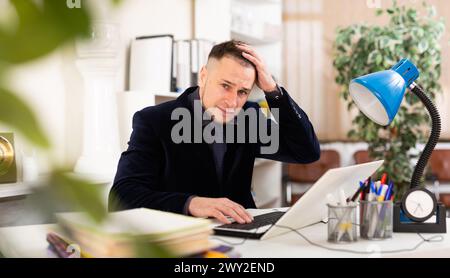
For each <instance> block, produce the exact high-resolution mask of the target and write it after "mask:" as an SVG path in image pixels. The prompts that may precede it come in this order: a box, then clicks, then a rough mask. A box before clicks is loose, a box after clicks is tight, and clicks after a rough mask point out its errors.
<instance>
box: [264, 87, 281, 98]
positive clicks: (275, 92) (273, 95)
mask: <svg viewBox="0 0 450 278" xmlns="http://www.w3.org/2000/svg"><path fill="white" fill-rule="evenodd" d="M264 94H265V95H266V97H268V98H269V99H279V98H280V97H282V96H283V92H282V91H281V88H280V86H278V84H275V88H274V89H273V90H272V91H264Z"/></svg>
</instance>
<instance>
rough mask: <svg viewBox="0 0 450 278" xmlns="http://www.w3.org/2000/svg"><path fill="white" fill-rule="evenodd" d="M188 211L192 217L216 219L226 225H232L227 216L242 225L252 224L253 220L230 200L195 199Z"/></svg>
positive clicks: (241, 207) (243, 209)
mask: <svg viewBox="0 0 450 278" xmlns="http://www.w3.org/2000/svg"><path fill="white" fill-rule="evenodd" d="M188 211H189V213H190V214H191V215H192V216H196V217H214V218H216V219H217V220H219V221H220V222H222V223H224V224H229V223H230V221H229V220H228V219H227V216H229V217H231V218H233V219H234V220H235V221H236V222H238V223H241V224H244V223H250V222H252V220H253V217H252V216H251V215H250V214H249V213H248V212H247V211H246V210H245V208H244V207H243V206H241V205H240V204H238V203H235V202H233V201H231V200H230V199H228V198H205V197H194V198H192V200H191V202H190V203H189V207H188Z"/></svg>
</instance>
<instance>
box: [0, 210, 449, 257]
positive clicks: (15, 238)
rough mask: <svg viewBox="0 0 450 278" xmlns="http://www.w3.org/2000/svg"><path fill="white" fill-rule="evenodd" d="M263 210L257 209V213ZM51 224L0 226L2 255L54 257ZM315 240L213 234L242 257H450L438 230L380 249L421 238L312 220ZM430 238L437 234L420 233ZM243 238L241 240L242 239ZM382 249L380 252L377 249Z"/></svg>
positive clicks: (311, 235) (306, 230) (304, 232)
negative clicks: (364, 235) (330, 238)
mask: <svg viewBox="0 0 450 278" xmlns="http://www.w3.org/2000/svg"><path fill="white" fill-rule="evenodd" d="M260 212H264V210H259V211H258V213H254V214H259V213H260ZM53 225H54V224H48V225H29V226H17V227H5V228H0V252H1V253H2V254H3V256H5V257H16V258H17V257H28V258H29V257H34V258H36V257H39V258H42V257H54V255H53V254H52V253H51V252H49V251H47V246H48V245H47V242H46V240H45V236H46V233H47V230H48V229H49V228H50V227H52V226H53ZM447 231H450V219H448V220H447ZM299 232H300V233H301V234H302V235H304V236H305V237H307V239H308V240H310V241H311V242H313V243H314V244H319V245H321V246H325V247H327V248H331V249H334V250H328V249H324V248H321V247H317V246H314V245H312V244H310V243H308V242H307V241H306V240H305V239H304V238H302V237H301V236H299V235H298V234H296V233H294V232H289V233H287V234H284V235H280V236H278V237H275V238H271V239H268V240H264V241H260V240H250V239H248V240H244V239H239V238H231V237H216V236H212V237H211V239H212V240H213V241H218V242H221V243H224V242H223V241H226V242H227V243H232V244H237V245H235V250H236V251H237V252H239V253H240V254H241V255H242V257H246V258H252V257H257V258H263V257H271V258H274V257H294V258H304V257H308V258H310V257H362V258H367V257H450V237H449V236H448V235H447V234H437V235H440V236H442V237H443V240H442V241H440V242H424V243H423V244H421V245H420V246H419V247H418V248H417V249H415V250H411V251H403V252H394V253H382V252H386V251H392V250H401V249H402V250H405V249H414V247H416V246H417V245H418V244H420V243H421V242H422V241H423V240H422V238H420V236H419V235H417V234H409V233H394V235H393V238H392V239H387V240H381V241H369V240H364V239H361V238H358V241H357V242H355V243H351V244H332V243H328V242H327V239H326V235H327V225H326V224H322V223H319V224H315V225H313V226H310V227H307V228H304V229H301V230H299ZM422 235H423V236H424V237H425V238H430V237H432V236H435V235H436V234H422ZM242 242H243V243H242ZM336 249H339V250H347V251H348V250H350V251H358V252H372V253H366V254H358V253H350V252H342V251H338V250H336ZM380 251H381V253H380Z"/></svg>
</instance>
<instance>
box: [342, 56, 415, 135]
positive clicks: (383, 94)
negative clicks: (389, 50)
mask: <svg viewBox="0 0 450 278" xmlns="http://www.w3.org/2000/svg"><path fill="white" fill-rule="evenodd" d="M418 77H419V70H418V69H417V67H416V66H415V65H414V64H413V63H411V61H409V60H408V59H402V60H400V61H399V62H398V63H397V64H396V65H395V66H394V67H392V68H391V69H389V70H385V71H379V72H375V73H371V74H367V75H364V76H361V77H358V78H355V79H353V80H352V81H351V82H350V86H349V91H350V96H351V97H352V99H353V101H354V102H355V103H356V105H357V106H358V108H359V109H360V110H361V111H362V112H363V113H364V114H365V115H366V116H367V117H368V118H369V119H371V120H372V121H374V122H376V123H377V124H379V125H383V126H387V125H389V124H390V123H391V122H392V120H393V119H394V117H395V115H396V114H397V111H398V109H399V107H400V104H401V102H402V100H403V96H404V95H405V92H406V88H407V87H409V85H411V83H412V82H414V81H415V80H416V79H417V78H418Z"/></svg>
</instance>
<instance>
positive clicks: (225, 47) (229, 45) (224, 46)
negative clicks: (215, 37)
mask: <svg viewBox="0 0 450 278" xmlns="http://www.w3.org/2000/svg"><path fill="white" fill-rule="evenodd" d="M237 44H245V43H244V42H241V41H236V40H231V41H226V42H222V43H219V44H216V45H215V46H214V47H213V48H212V49H211V52H210V53H209V56H208V60H209V59H211V58H214V59H217V60H220V59H222V58H223V57H230V58H234V59H236V60H237V61H238V62H240V64H242V65H243V66H251V67H253V68H255V65H254V64H253V63H252V62H250V61H249V60H248V59H246V58H245V57H244V56H242V52H243V51H242V50H241V49H239V48H238V47H237V46H236V45H237ZM255 70H256V68H255Z"/></svg>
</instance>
